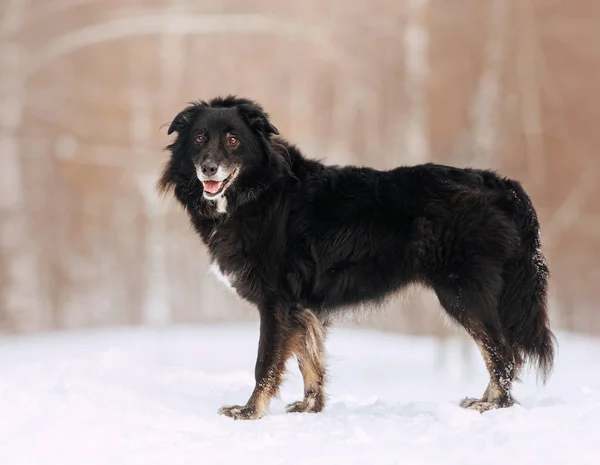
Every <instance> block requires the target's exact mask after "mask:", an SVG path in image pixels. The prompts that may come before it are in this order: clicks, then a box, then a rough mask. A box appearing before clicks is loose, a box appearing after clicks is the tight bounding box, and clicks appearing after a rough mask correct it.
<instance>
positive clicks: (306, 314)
mask: <svg viewBox="0 0 600 465" xmlns="http://www.w3.org/2000/svg"><path fill="white" fill-rule="evenodd" d="M292 321H293V322H292V324H291V328H290V331H292V335H293V336H292V339H293V345H292V350H293V352H294V354H295V355H296V357H297V359H298V365H299V367H300V372H301V373H302V378H303V380H304V399H303V400H301V401H298V402H293V403H291V404H289V405H288V406H287V411H288V412H289V413H300V412H311V413H318V412H320V411H322V410H323V408H324V407H325V365H324V362H323V358H324V352H325V337H326V334H327V330H326V328H325V326H324V325H323V323H321V321H320V320H319V319H318V318H317V316H316V315H315V314H314V313H313V312H312V311H310V310H298V311H296V312H294V313H293V314H292Z"/></svg>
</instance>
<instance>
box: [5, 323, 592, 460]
mask: <svg viewBox="0 0 600 465" xmlns="http://www.w3.org/2000/svg"><path fill="white" fill-rule="evenodd" d="M257 338H258V330H257V327H255V326H253V325H250V326H202V327H173V328H166V329H161V330H151V329H116V330H110V331H95V332H82V333H68V334H56V335H44V336H31V337H29V336H28V337H15V338H3V339H1V340H0V464H2V465H4V464H10V465H28V464H36V465H37V464H40V465H41V464H44V465H48V464H52V465H54V464H56V465H75V464H76V465H95V464H107V465H127V464H136V465H137V464H139V465H152V464H160V465H179V464H185V465H188V464H190V465H191V464H193V465H213V464H228V465H229V464H232V465H240V464H253V463H257V464H261V465H272V464H280V463H281V464H288V465H291V464H303V465H304V464H309V465H312V464H315V465H316V464H327V465H338V464H339V465H352V464H367V465H371V464H376V465H383V464H410V465H412V464H419V465H421V464H440V465H452V464H457V465H468V464H476V465H494V464H502V465H515V464H527V465H536V464H540V465H550V464H561V465H565V464H573V465H584V464H595V465H597V464H599V463H600V341H594V340H592V339H586V338H583V337H575V336H571V335H565V334H560V335H559V342H560V350H559V356H558V362H557V365H556V370H555V373H554V376H553V377H552V378H551V381H550V382H549V384H548V385H547V386H545V387H542V386H538V385H537V384H536V382H535V378H534V377H533V376H532V375H528V376H526V377H525V378H524V383H523V384H519V385H517V387H516V389H515V394H516V397H517V399H518V400H519V401H520V402H521V404H520V405H519V406H515V407H513V408H510V409H505V410H498V411H491V412H487V413H484V414H483V415H482V414H479V413H477V412H475V411H470V410H463V409H461V408H459V407H458V406H457V402H458V401H459V399H460V398H461V397H463V396H466V395H470V396H474V395H480V394H481V393H482V392H483V390H484V388H485V385H486V382H487V378H486V374H485V369H484V367H483V362H482V361H481V360H480V358H479V355H478V354H477V353H476V352H475V349H473V351H474V356H475V358H474V359H473V366H472V367H466V366H465V365H464V364H463V363H462V362H461V360H462V359H461V358H460V350H459V347H458V345H457V344H455V343H451V344H449V345H448V346H446V348H445V349H444V350H445V355H446V357H445V359H444V360H443V363H440V360H439V357H438V355H439V345H438V344H437V343H435V342H434V341H433V340H432V339H428V338H410V337H403V336H397V335H392V334H385V333H379V332H375V331H366V330H359V329H349V328H344V329H337V330H335V329H334V330H333V331H332V334H331V336H330V338H329V342H328V360H329V368H330V383H329V387H328V394H329V403H328V406H327V408H326V410H325V412H323V413H321V414H318V415H313V414H285V413H284V405H285V403H288V402H291V401H294V400H297V399H299V398H300V397H301V395H302V382H301V377H300V374H299V372H298V370H297V368H296V366H295V364H294V363H290V365H289V366H290V368H291V372H290V374H289V375H288V381H287V383H286V384H285V386H284V388H283V390H282V393H281V396H280V399H277V400H275V401H274V402H273V403H272V405H271V414H270V415H269V416H268V417H265V418H263V419H261V420H259V421H253V422H244V421H233V420H231V419H229V418H226V417H222V416H219V415H217V413H216V412H217V409H218V408H219V407H220V406H221V405H223V404H232V403H243V402H245V401H246V399H247V397H248V395H249V393H250V391H251V390H252V387H253V366H254V356H255V353H256V344H257Z"/></svg>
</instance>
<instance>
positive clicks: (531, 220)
mask: <svg viewBox="0 0 600 465" xmlns="http://www.w3.org/2000/svg"><path fill="white" fill-rule="evenodd" d="M504 183H505V185H506V187H507V188H508V189H509V191H510V192H511V194H512V196H513V199H512V201H511V202H510V204H511V208H510V210H511V211H510V214H511V216H512V218H513V219H514V220H515V223H516V226H517V229H518V231H519V234H520V237H521V249H520V254H519V256H518V257H516V258H515V260H514V261H513V262H512V263H510V264H508V266H507V268H506V273H505V276H504V290H503V292H502V296H501V299H500V319H501V321H502V326H503V327H504V330H505V332H506V333H505V334H506V335H507V337H508V339H509V343H510V344H511V346H512V347H513V350H514V351H515V355H516V356H517V361H520V362H522V361H524V360H526V359H529V360H530V361H531V362H533V363H534V364H535V365H537V367H538V370H539V375H541V378H542V380H543V382H546V380H547V379H548V377H549V376H550V373H551V372H552V365H553V362H554V349H555V343H556V339H555V337H554V334H552V331H551V330H550V322H549V319H548V311H547V293H548V277H549V270H548V265H547V264H546V259H545V258H544V256H543V254H542V251H541V244H540V232H539V229H540V225H539V222H538V218H537V214H536V212H535V209H534V208H533V205H532V203H531V199H530V198H529V196H528V195H527V193H526V192H525V190H524V189H523V187H522V186H521V184H520V183H519V182H517V181H513V180H510V179H505V180H504Z"/></svg>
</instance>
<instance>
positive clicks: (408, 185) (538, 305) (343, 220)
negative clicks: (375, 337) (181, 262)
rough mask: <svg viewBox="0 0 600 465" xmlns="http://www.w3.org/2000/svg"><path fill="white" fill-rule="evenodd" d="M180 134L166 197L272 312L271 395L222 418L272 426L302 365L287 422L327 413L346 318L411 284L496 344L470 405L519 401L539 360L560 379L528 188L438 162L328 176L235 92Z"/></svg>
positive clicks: (265, 324) (259, 386)
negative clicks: (291, 362)
mask: <svg viewBox="0 0 600 465" xmlns="http://www.w3.org/2000/svg"><path fill="white" fill-rule="evenodd" d="M174 131H175V132H177V133H178V135H177V138H176V139H175V141H174V143H173V144H172V145H170V146H169V147H168V149H169V150H170V152H171V158H170V160H169V162H168V164H167V166H166V168H165V171H164V173H163V175H162V177H161V179H160V181H159V184H158V187H159V190H160V191H161V192H166V191H168V190H169V189H171V188H173V189H174V193H175V196H176V198H177V199H178V200H179V202H181V204H182V205H183V206H184V208H185V209H186V210H187V212H188V214H189V216H190V218H191V221H192V223H193V225H194V227H195V229H196V230H197V232H198V233H199V234H200V237H201V238H202V240H203V241H204V243H205V244H206V245H207V246H208V250H209V252H210V257H211V260H212V263H213V269H214V270H215V271H216V272H217V273H218V274H219V275H220V277H221V278H222V279H224V280H226V281H227V282H228V283H229V284H230V286H231V287H232V288H234V289H235V291H236V292H237V293H238V294H239V295H240V296H241V297H242V298H244V299H246V300H247V301H249V302H251V303H253V304H255V305H256V306H257V307H258V310H259V312H260V342H259V346H258V357H257V361H256V368H255V376H256V386H255V388H254V391H253V393H252V395H251V396H250V399H249V400H248V402H247V403H246V405H243V406H237V405H236V406H231V407H223V408H222V409H221V410H220V413H222V414H224V415H227V416H230V417H233V418H236V419H256V418H260V417H261V416H263V414H264V413H265V411H266V408H267V406H268V403H269V400H270V398H271V397H272V396H273V395H275V394H276V393H277V391H278V388H279V385H280V383H281V380H282V375H283V371H284V370H285V364H286V361H287V360H288V358H289V357H291V356H292V355H295V356H296V357H297V359H298V363H299V366H300V371H301V372H302V375H303V378H304V399H303V400H302V401H299V402H296V403H294V404H292V405H290V406H289V407H288V411H290V412H319V411H321V410H322V409H323V407H324V405H325V393H324V383H325V367H324V363H323V346H324V340H325V335H326V328H327V326H328V325H329V322H330V321H331V319H332V317H333V316H335V314H336V313H339V312H341V311H343V310H348V309H349V308H352V307H357V306H359V307H360V306H361V304H365V303H369V304H370V303H378V302H381V301H382V300H383V299H384V298H385V297H387V296H389V295H391V294H392V293H395V292H397V291H400V290H401V289H402V288H403V287H404V286H406V285H407V284H409V283H421V284H424V285H426V286H428V287H430V288H432V289H433V290H434V291H435V293H436V294H437V296H438V298H439V301H440V303H441V305H442V306H443V308H444V309H445V310H446V312H447V313H448V314H449V315H450V316H451V317H452V319H454V320H455V321H456V322H458V323H460V324H461V325H462V326H463V327H464V328H465V329H466V330H467V332H468V333H469V334H470V335H471V336H472V337H473V339H474V340H475V342H476V343H477V344H478V346H479V348H480V349H481V352H482V355H483V358H484V359H485V363H486V365H487V368H488V370H489V373H490V382H489V384H488V386H487V389H486V390H485V393H484V394H483V396H482V397H481V398H480V399H471V398H467V399H464V400H463V401H462V402H461V405H462V406H463V407H468V408H473V409H476V410H479V411H485V410H488V409H490V408H497V407H508V406H510V405H512V404H513V403H514V400H513V399H512V397H511V393H510V390H511V384H512V382H513V380H514V379H515V378H516V377H517V376H518V373H519V370H520V369H521V367H522V366H523V364H524V362H525V360H526V358H531V359H533V361H534V362H537V366H538V368H539V370H540V372H541V374H542V375H543V376H544V379H545V378H546V377H547V376H548V374H549V372H550V370H551V367H552V362H553V356H554V336H553V334H552V332H551V331H550V328H549V322H548V315H547V311H546V293H547V278H548V268H547V266H546V262H545V260H544V257H543V255H542V253H541V251H540V239H539V225H538V220H537V216H536V213H535V210H534V208H533V206H532V205H531V201H530V199H529V197H528V196H527V194H526V193H525V192H524V190H523V189H522V187H521V185H520V184H519V183H518V182H516V181H513V180H510V179H506V178H500V177H499V176H497V175H496V174H494V173H493V172H490V171H481V170H475V169H459V168H453V167H449V166H442V165H435V164H426V165H420V166H412V167H400V168H396V169H394V170H391V171H377V170H374V169H370V168H363V167H336V166H326V165H323V164H321V163H319V162H317V161H313V160H309V159H306V158H304V157H303V156H302V154H301V153H300V151H299V150H298V149H297V148H296V147H294V146H293V145H291V144H289V143H287V142H286V141H285V140H283V139H281V138H277V137H274V135H278V134H279V133H278V131H277V129H276V128H275V127H274V126H273V125H272V124H271V123H270V121H269V118H268V116H267V114H266V113H265V112H264V111H263V109H262V108H261V107H260V106H259V105H258V104H256V103H254V102H252V101H250V100H247V99H242V98H236V97H232V96H230V97H227V98H215V99H213V100H212V101H210V102H209V103H207V102H199V103H195V104H193V105H190V106H188V107H187V108H186V109H184V110H183V111H182V112H181V113H179V114H178V115H177V116H176V117H175V119H174V120H173V122H172V124H171V126H170V128H169V131H168V132H169V134H171V133H172V132H174Z"/></svg>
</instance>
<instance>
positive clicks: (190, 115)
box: [167, 105, 199, 135]
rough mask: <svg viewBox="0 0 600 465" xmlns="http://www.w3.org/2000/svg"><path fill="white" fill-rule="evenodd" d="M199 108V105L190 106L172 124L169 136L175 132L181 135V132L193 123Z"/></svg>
mask: <svg viewBox="0 0 600 465" xmlns="http://www.w3.org/2000/svg"><path fill="white" fill-rule="evenodd" d="M198 108H199V107H198V105H190V106H189V107H187V108H186V109H185V110H183V111H181V112H180V113H179V114H178V115H177V116H176V117H175V118H174V119H173V121H172V122H171V126H169V130H168V131H167V135H170V134H172V133H173V132H178V133H180V134H181V132H182V131H183V130H184V129H185V128H187V127H188V126H189V125H190V124H191V123H192V120H193V119H194V116H195V115H196V114H197V113H198Z"/></svg>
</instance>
